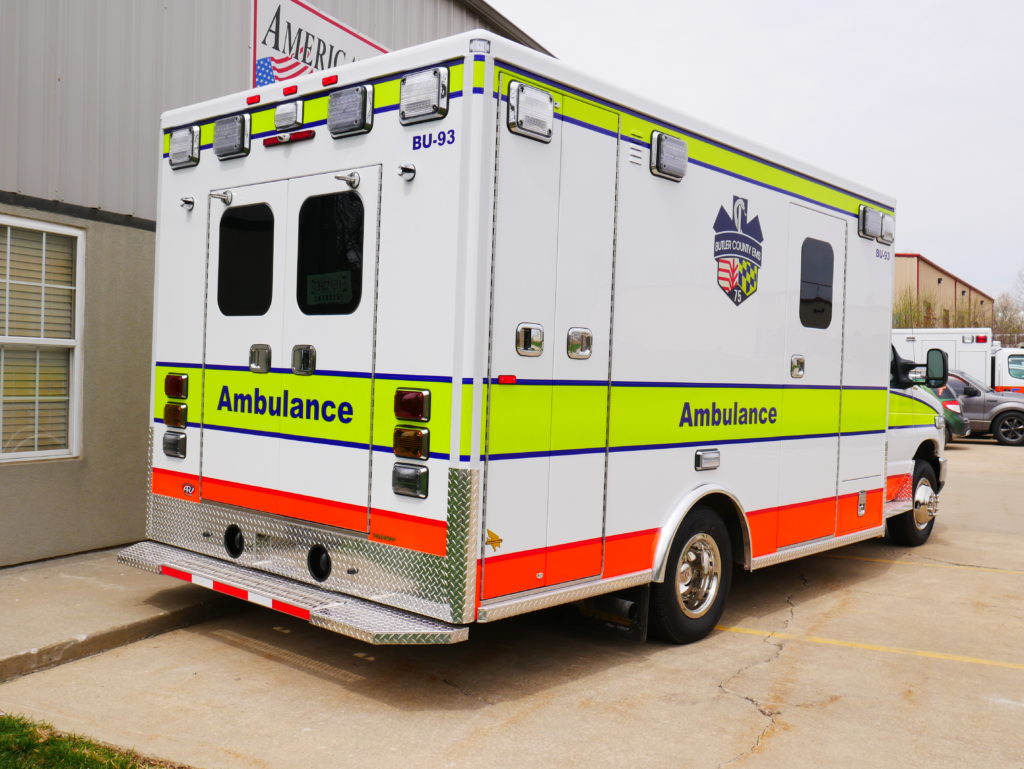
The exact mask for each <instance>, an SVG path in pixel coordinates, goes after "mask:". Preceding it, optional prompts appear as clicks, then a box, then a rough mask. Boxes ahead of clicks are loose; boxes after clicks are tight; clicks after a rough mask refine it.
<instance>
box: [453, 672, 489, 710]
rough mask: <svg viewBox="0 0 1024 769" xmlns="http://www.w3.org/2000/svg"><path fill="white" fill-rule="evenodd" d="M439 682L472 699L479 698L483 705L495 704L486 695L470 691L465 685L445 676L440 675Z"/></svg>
mask: <svg viewBox="0 0 1024 769" xmlns="http://www.w3.org/2000/svg"><path fill="white" fill-rule="evenodd" d="M441 683H443V684H447V685H448V686H450V687H451V688H453V689H454V690H455V691H457V692H458V693H459V694H461V695H462V696H463V697H471V698H472V699H474V700H479V701H480V702H482V703H484V704H485V705H494V704H495V703H494V702H493V701H491V700H489V699H488V698H487V697H482V696H480V695H479V694H477V693H475V692H472V691H470V690H469V689H467V688H466V687H464V686H462V684H459V683H456V682H455V681H452V680H451V679H450V678H446V677H444V676H442V677H441Z"/></svg>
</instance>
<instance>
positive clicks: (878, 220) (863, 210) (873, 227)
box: [857, 206, 882, 240]
mask: <svg viewBox="0 0 1024 769" xmlns="http://www.w3.org/2000/svg"><path fill="white" fill-rule="evenodd" d="M857 231H858V234H859V235H860V236H861V237H862V238H868V239H869V240H875V239H876V238H878V236H879V235H881V234H882V212H881V211H876V210H875V209H874V208H871V207H870V206H861V207H860V221H859V222H858V226H857Z"/></svg>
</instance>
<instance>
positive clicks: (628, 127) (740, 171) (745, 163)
mask: <svg viewBox="0 0 1024 769" xmlns="http://www.w3.org/2000/svg"><path fill="white" fill-rule="evenodd" d="M501 75H504V77H505V82H506V83H507V82H508V81H509V80H518V81H520V82H523V83H529V84H530V85H534V86H536V87H537V88H541V89H543V90H545V91H548V92H552V91H553V89H552V87H551V85H549V84H547V83H542V82H540V81H537V80H534V79H531V78H530V77H528V76H526V75H523V74H521V73H519V72H513V71H511V70H506V69H502V68H500V67H495V80H494V82H495V91H500V86H499V83H500V80H499V79H498V78H499V77H500V76H501ZM502 95H506V96H507V91H506V92H504V93H503V94H502ZM572 98H573V99H574V101H579V102H583V103H588V104H590V105H591V106H594V107H596V108H597V109H600V110H605V111H611V110H612V108H611V107H609V106H607V105H604V104H599V103H597V102H596V101H595V100H592V99H586V98H585V97H583V96H580V95H578V94H573V95H572ZM562 101H563V102H564V101H565V99H564V97H563V99H562ZM556 112H561V110H558V109H556ZM563 114H565V113H563ZM613 114H614V113H613ZM567 116H568V117H574V118H576V119H578V120H582V121H584V122H587V123H590V124H592V125H597V126H599V127H602V128H605V127H607V126H606V125H604V124H602V123H600V122H596V121H592V120H588V119H586V118H584V117H577V115H575V114H568V115H567ZM620 117H621V121H622V128H621V135H622V136H624V137H630V138H633V139H636V140H638V141H642V142H647V143H650V141H651V132H652V131H661V132H663V133H667V134H671V135H672V136H676V137H678V138H680V139H683V140H684V141H685V142H686V143H687V147H688V149H689V154H690V157H691V158H692V159H693V160H695V161H698V162H701V163H706V164H707V165H710V166H713V167H715V168H719V169H721V170H723V171H727V172H729V173H733V174H737V175H738V176H742V177H745V178H747V179H752V180H753V181H755V182H759V183H761V184H767V185H769V186H771V187H776V188H778V189H781V190H784V191H785V192H789V193H792V194H794V195H799V196H800V197H802V198H807V199H809V200H813V201H815V202H818V203H821V204H823V205H826V206H831V207H832V208H836V209H839V210H841V211H846V212H848V213H851V214H858V213H859V212H860V206H861V205H868V206H871V207H872V208H877V209H879V210H881V211H885V212H886V213H894V211H893V209H892V208H889V207H886V206H880V205H875V204H873V203H869V202H868V201H866V200H864V199H862V198H860V197H858V196H856V195H851V194H849V193H846V192H842V191H840V190H837V189H834V188H832V187H830V186H829V185H827V184H824V183H821V182H816V181H812V180H810V179H806V178H804V177H803V176H801V175H799V174H797V173H795V172H792V171H787V170H785V169H782V168H777V167H775V166H772V165H770V164H768V163H765V162H762V161H759V160H755V159H753V158H750V157H747V156H745V155H743V154H741V153H738V152H735V151H734V150H730V149H726V148H725V147H719V146H716V145H714V144H712V143H710V142H708V141H705V140H703V139H700V138H698V137H696V136H694V135H693V134H688V133H686V132H683V131H677V130H675V129H673V128H670V127H669V126H666V125H664V124H662V123H659V122H657V121H655V120H648V119H646V118H642V117H638V116H637V115H633V114H630V113H626V112H622V113H620ZM609 130H618V127H617V126H616V127H613V128H611V129H609Z"/></svg>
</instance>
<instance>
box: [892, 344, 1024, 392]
mask: <svg viewBox="0 0 1024 769" xmlns="http://www.w3.org/2000/svg"><path fill="white" fill-rule="evenodd" d="M892 343H893V346H894V347H895V348H896V350H897V351H898V352H899V353H900V354H901V355H906V356H908V357H911V358H913V357H914V356H915V355H917V356H920V355H924V354H926V353H925V351H926V350H928V349H929V348H931V347H936V348H939V349H942V350H945V351H946V353H947V355H948V357H949V366H950V368H952V369H959V370H960V371H965V372H967V373H968V374H970V375H971V376H973V377H974V378H975V379H977V380H978V381H979V382H984V383H985V384H987V385H988V386H989V387H991V388H992V389H993V390H996V391H997V392H998V391H1004V390H1008V391H1010V392H1018V393H1019V392H1024V349H1021V348H1019V347H1003V346H1002V345H1001V344H1000V343H999V342H997V341H995V340H994V339H993V337H992V329H991V328H894V329H893V330H892Z"/></svg>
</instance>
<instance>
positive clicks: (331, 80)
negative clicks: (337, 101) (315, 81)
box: [323, 75, 338, 85]
mask: <svg viewBox="0 0 1024 769" xmlns="http://www.w3.org/2000/svg"><path fill="white" fill-rule="evenodd" d="M337 82H338V76H337V75H328V76H327V77H325V78H324V79H323V84H324V85H335V84H336V83H337Z"/></svg>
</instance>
